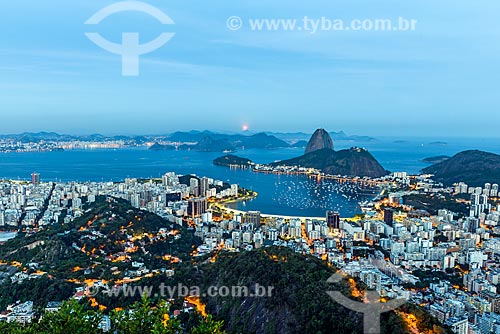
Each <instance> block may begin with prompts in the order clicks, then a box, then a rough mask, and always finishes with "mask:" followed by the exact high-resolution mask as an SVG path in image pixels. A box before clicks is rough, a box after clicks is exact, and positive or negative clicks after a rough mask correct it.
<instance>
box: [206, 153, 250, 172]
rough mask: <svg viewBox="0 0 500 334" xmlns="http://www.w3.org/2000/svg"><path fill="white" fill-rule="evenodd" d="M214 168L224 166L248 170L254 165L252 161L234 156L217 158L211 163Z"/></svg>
mask: <svg viewBox="0 0 500 334" xmlns="http://www.w3.org/2000/svg"><path fill="white" fill-rule="evenodd" d="M213 163H214V165H216V166H224V167H238V168H245V169H246V168H249V167H251V166H253V165H254V163H253V162H252V160H250V159H246V158H240V157H237V156H235V155H231V154H229V155H226V156H223V157H219V158H217V159H215V160H214V161H213Z"/></svg>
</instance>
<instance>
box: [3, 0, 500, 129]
mask: <svg viewBox="0 0 500 334" xmlns="http://www.w3.org/2000/svg"><path fill="white" fill-rule="evenodd" d="M115 2H116V1H108V0H85V1H82V0H80V1H68V0H45V1H39V0H36V1H35V0H16V1H4V2H3V3H2V10H1V12H0V27H1V30H0V31H1V37H0V41H1V44H0V133H16V132H22V131H41V130H46V131H58V132H62V133H76V134H80V133H82V134H83V133H96V132H99V133H104V134H145V133H150V134H159V133H168V132H171V131H175V130H190V129H211V130H218V131H238V130H239V129H241V127H242V125H243V124H248V125H249V127H250V129H251V130H253V131H261V130H266V131H267V130H273V131H308V132H312V131H313V130H314V128H316V127H324V128H327V129H329V130H344V131H346V132H348V133H352V134H360V135H361V134H364V135H375V136H376V135H391V134H393V135H425V136H428V135H434V136H490V137H495V136H496V137H498V136H499V135H498V134H499V131H498V129H499V125H500V116H499V115H500V110H499V109H500V108H499V103H498V102H499V98H500V94H499V83H500V64H499V62H500V20H499V19H498V18H499V17H500V2H498V1H491V0H475V1H472V0H468V1H463V0H404V1H402V0H310V1H291V0H252V1H234V0H162V1H158V0H147V1H146V2H147V3H149V4H151V5H154V6H156V7H158V8H159V9H161V10H162V11H164V12H165V13H166V14H168V15H169V16H170V17H171V18H172V19H173V20H174V21H175V25H168V26H163V25H161V24H160V23H159V22H158V21H156V20H155V19H154V18H152V17H149V16H147V15H145V14H142V13H132V12H129V13H118V14H114V15H113V16H110V17H108V18H107V19H105V20H104V21H103V22H102V23H101V24H99V25H98V26H90V27H89V26H86V25H84V22H85V21H86V20H87V19H88V18H90V17H91V16H92V15H93V14H94V13H96V12H97V11H98V10H100V9H101V8H103V7H105V6H107V5H110V4H113V3H115ZM234 15H236V16H240V17H241V18H242V20H243V23H244V26H243V28H242V29H241V30H238V31H231V30H229V29H228V28H227V26H226V21H227V18H228V17H230V16H234ZM304 16H308V17H310V18H314V19H317V18H321V17H327V18H330V19H343V20H345V21H347V22H349V21H350V20H353V19H362V20H364V19H379V18H382V19H393V20H397V19H398V17H404V18H407V19H416V20H418V24H417V26H416V31H414V32H401V31H399V32H373V31H372V32H368V31H363V32H361V31H356V32H353V31H349V32H347V31H343V32H340V31H336V32H332V31H319V32H317V33H316V34H311V33H310V32H307V31H304V30H301V31H298V30H296V31H293V32H292V31H266V32H264V31H252V30H251V29H250V28H249V22H248V20H249V19H254V18H257V19H259V18H269V19H281V18H290V19H298V20H301V19H302V18H303V17H304ZM89 31H90V32H99V33H100V34H101V35H102V36H103V37H105V38H107V39H109V40H111V41H115V42H119V41H120V40H121V33H122V32H139V33H140V34H141V42H148V41H150V40H152V39H154V38H156V37H157V36H158V35H159V34H160V33H161V32H175V33H176V35H175V37H174V38H173V39H172V40H171V41H170V42H169V43H167V44H166V45H165V46H164V47H163V48H161V49H159V50H157V51H155V52H153V53H150V54H147V55H143V56H141V64H140V66H141V67H140V70H141V75H140V76H139V77H123V76H122V75H121V58H120V56H118V55H113V54H110V53H108V52H106V51H104V50H102V49H100V48H99V47H97V46H96V45H95V44H93V43H92V42H90V41H89V40H88V39H87V37H85V35H84V33H85V32H89Z"/></svg>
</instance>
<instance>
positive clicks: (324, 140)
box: [305, 129, 333, 154]
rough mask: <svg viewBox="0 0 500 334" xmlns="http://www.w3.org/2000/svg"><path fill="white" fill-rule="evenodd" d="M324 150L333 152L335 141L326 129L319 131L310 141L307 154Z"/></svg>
mask: <svg viewBox="0 0 500 334" xmlns="http://www.w3.org/2000/svg"><path fill="white" fill-rule="evenodd" d="M322 149H329V150H333V140H332V137H330V135H329V134H328V132H326V131H325V129H318V130H316V131H315V132H314V134H313V135H312V137H311V139H309V142H308V143H307V147H306V152H305V154H308V153H311V152H314V151H318V150H322Z"/></svg>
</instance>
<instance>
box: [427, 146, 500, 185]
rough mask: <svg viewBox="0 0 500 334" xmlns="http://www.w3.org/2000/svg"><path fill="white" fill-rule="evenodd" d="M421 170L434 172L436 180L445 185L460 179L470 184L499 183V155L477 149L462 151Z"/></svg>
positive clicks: (429, 172) (428, 172)
mask: <svg viewBox="0 0 500 334" xmlns="http://www.w3.org/2000/svg"><path fill="white" fill-rule="evenodd" d="M422 171H423V172H424V173H427V174H434V179H435V180H436V181H439V182H442V183H444V184H446V185H452V184H453V183H456V182H462V181H463V182H465V183H467V184H468V185H470V186H484V184H485V183H487V182H489V183H499V182H500V155H498V154H494V153H488V152H483V151H478V150H475V151H464V152H460V153H458V154H457V155H455V156H453V157H451V158H450V159H448V160H446V161H443V162H441V163H438V164H435V165H432V166H430V167H427V168H424V169H423V170H422Z"/></svg>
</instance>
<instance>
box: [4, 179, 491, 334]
mask: <svg viewBox="0 0 500 334" xmlns="http://www.w3.org/2000/svg"><path fill="white" fill-rule="evenodd" d="M382 182H386V183H387V185H390V189H389V187H388V190H389V192H388V194H387V196H386V198H384V199H381V198H377V199H376V200H374V201H373V202H371V203H364V205H363V213H364V216H363V217H358V218H349V219H345V218H341V217H340V214H339V213H338V212H334V211H328V212H326V215H325V217H320V218H312V217H311V218H303V217H283V216H273V215H266V214H262V213H260V212H258V211H249V212H239V211H237V210H229V209H225V208H222V210H223V214H222V215H214V214H213V212H212V210H211V209H209V204H210V203H217V202H219V203H220V202H222V201H221V200H223V199H227V198H233V199H234V198H237V197H238V195H239V191H240V189H239V188H238V185H235V184H233V185H229V184H226V183H223V182H222V181H218V180H214V179H210V178H206V177H202V178H198V177H195V176H179V175H176V174H175V173H167V174H165V175H164V176H163V177H162V178H161V180H137V179H126V180H125V181H124V182H121V183H113V182H101V183H98V182H88V183H77V182H71V183H40V178H39V175H35V174H34V175H33V176H32V182H31V183H20V182H12V181H5V182H0V228H1V227H5V226H9V227H18V228H24V229H27V230H30V229H35V228H37V227H40V226H43V225H46V224H51V223H55V222H62V221H70V220H72V219H74V218H75V217H78V216H79V215H81V214H82V210H83V209H82V205H83V204H84V203H85V202H92V201H95V198H96V196H99V195H106V196H113V197H116V198H122V199H125V200H127V201H129V202H130V203H131V204H132V205H133V206H134V207H137V208H141V209H145V210H148V211H150V212H153V213H155V214H158V215H159V216H161V217H163V218H165V219H167V220H169V221H171V222H175V223H177V224H186V223H187V224H189V225H190V226H191V227H193V228H194V233H195V234H196V235H197V236H199V237H200V238H201V239H202V240H203V244H202V245H201V246H200V247H198V249H196V250H195V251H194V252H193V253H192V255H193V256H200V255H204V254H209V253H212V252H214V251H216V250H217V251H219V250H223V249H224V250H227V251H232V252H240V251H248V250H252V249H258V248H261V247H267V246H281V247H288V248H290V249H292V250H293V251H295V252H297V253H302V254H312V255H314V256H317V257H318V258H321V259H323V260H325V261H327V262H328V263H330V264H332V265H335V266H337V267H339V268H341V269H342V271H343V272H344V273H345V274H347V275H349V276H351V277H354V278H357V279H359V280H360V281H362V282H364V283H365V284H366V285H367V286H368V288H370V289H374V290H376V291H378V292H379V293H380V295H381V296H382V297H388V298H407V299H409V300H411V301H412V302H414V303H416V304H418V305H421V306H423V307H425V308H426V309H428V310H429V312H430V313H431V314H433V315H434V316H435V317H436V318H438V319H439V320H440V321H441V322H442V323H445V324H448V325H449V326H450V327H451V328H452V329H453V331H454V332H455V333H459V334H489V333H500V322H499V321H500V318H499V317H500V315H499V313H500V297H498V294H497V292H498V291H497V288H498V287H499V284H500V282H499V280H500V265H499V263H500V238H499V237H498V235H500V226H498V224H499V222H500V215H499V213H500V205H499V204H498V185H497V184H486V185H485V186H484V187H469V186H467V185H466V184H465V183H459V184H457V185H456V186H455V187H452V188H449V187H443V186H441V185H439V184H436V183H434V182H433V181H432V180H430V179H429V178H428V177H427V176H425V175H422V176H418V177H411V176H409V175H407V174H406V173H394V174H393V175H392V176H390V177H386V178H384V180H382ZM415 193H424V194H425V193H432V194H437V195H439V194H443V196H444V194H446V195H450V194H452V195H453V196H456V198H457V200H460V201H463V202H466V203H467V204H468V205H470V213H469V215H465V216H463V215H459V214H457V213H454V212H451V211H449V210H447V209H444V208H443V209H441V210H439V211H438V213H437V214H436V215H422V216H418V215H417V216H416V215H414V214H410V213H411V212H412V211H411V210H410V209H411V208H407V207H405V203H404V198H405V196H406V195H408V194H415ZM144 269H145V268H143V267H141V266H140V264H136V268H135V269H134V270H135V271H136V272H137V271H140V270H144ZM140 274H143V273H140ZM171 274H173V273H171ZM434 277H439V279H434ZM457 280H458V281H457Z"/></svg>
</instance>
